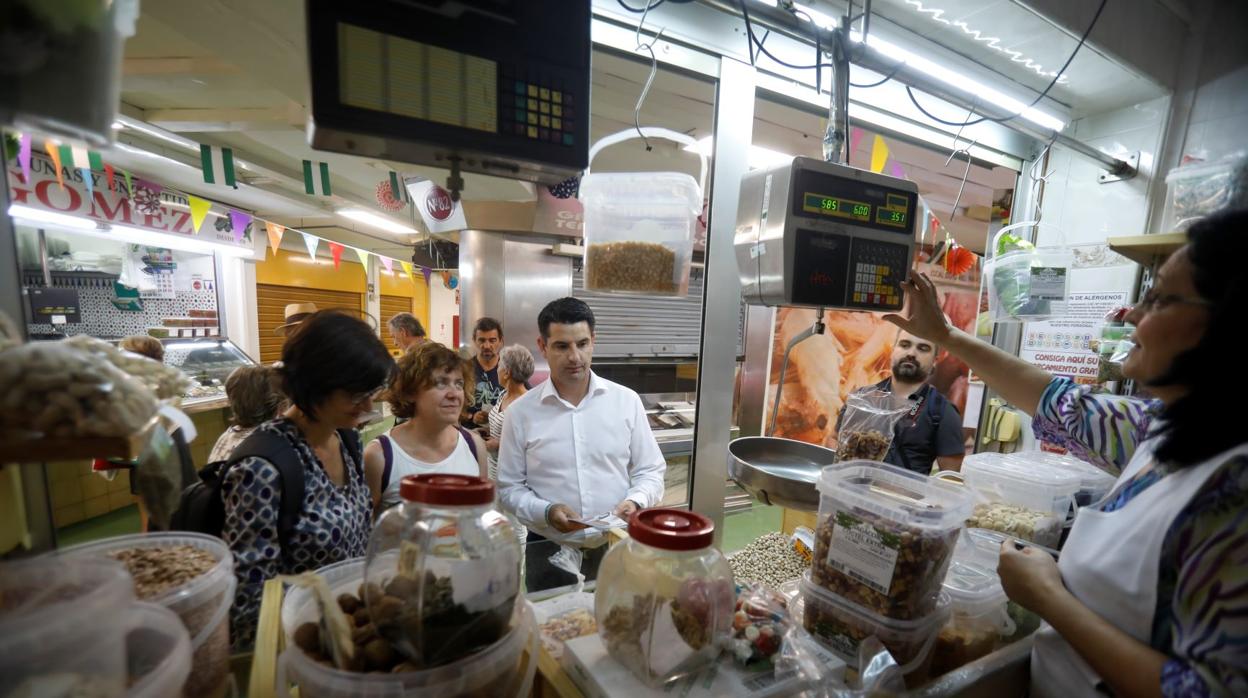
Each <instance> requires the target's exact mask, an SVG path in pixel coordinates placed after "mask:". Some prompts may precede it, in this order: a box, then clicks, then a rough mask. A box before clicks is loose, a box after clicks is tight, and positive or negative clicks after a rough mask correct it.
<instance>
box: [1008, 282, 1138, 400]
mask: <svg viewBox="0 0 1248 698" xmlns="http://www.w3.org/2000/svg"><path fill="white" fill-rule="evenodd" d="M1126 302H1127V293H1126V292H1125V291H1112V292H1105V293H1072V294H1070V298H1069V300H1068V301H1067V303H1066V316H1065V317H1063V318H1059V319H1055V320H1047V321H1045V322H1029V323H1026V324H1025V325H1024V326H1023V339H1022V346H1021V347H1020V350H1019V352H1018V355H1019V356H1020V357H1022V358H1023V360H1025V361H1027V362H1028V363H1031V364H1033V365H1035V366H1038V367H1040V368H1042V369H1044V370H1046V371H1048V372H1049V373H1052V374H1053V375H1055V376H1066V377H1067V378H1072V379H1074V380H1075V381H1076V382H1079V383H1086V384H1092V383H1095V382H1096V375H1097V370H1098V368H1099V366H1100V360H1099V358H1098V356H1097V353H1096V352H1095V351H1093V349H1092V348H1091V344H1092V342H1093V340H1096V339H1098V338H1099V337H1100V335H1101V326H1102V325H1104V324H1105V314H1106V313H1108V312H1109V311H1111V310H1113V309H1114V308H1117V307H1119V306H1121V305H1125V304H1126Z"/></svg>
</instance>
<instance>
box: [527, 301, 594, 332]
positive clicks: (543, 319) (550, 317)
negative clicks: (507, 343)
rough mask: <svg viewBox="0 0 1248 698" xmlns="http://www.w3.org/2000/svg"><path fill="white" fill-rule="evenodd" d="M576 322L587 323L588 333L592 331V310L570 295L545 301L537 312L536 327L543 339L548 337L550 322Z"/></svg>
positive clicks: (561, 323)
mask: <svg viewBox="0 0 1248 698" xmlns="http://www.w3.org/2000/svg"><path fill="white" fill-rule="evenodd" d="M578 322H584V323H585V324H587V325H589V333H590V334H593V333H594V311H593V310H590V308H589V304H588V303H586V302H585V301H583V300H581V299H579V298H572V297H571V296H569V297H567V298H560V299H559V300H556V301H551V302H549V303H547V304H546V307H545V308H542V312H540V313H538V314H537V329H538V331H539V332H541V333H542V338H543V339H546V338H547V337H550V325H551V323H555V324H558V325H575V324H576V323H578Z"/></svg>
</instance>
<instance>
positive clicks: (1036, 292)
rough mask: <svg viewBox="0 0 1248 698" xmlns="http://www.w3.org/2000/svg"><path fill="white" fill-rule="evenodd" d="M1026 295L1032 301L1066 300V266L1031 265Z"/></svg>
mask: <svg viewBox="0 0 1248 698" xmlns="http://www.w3.org/2000/svg"><path fill="white" fill-rule="evenodd" d="M1030 272H1031V274H1030V275H1031V283H1030V285H1029V286H1028V287H1027V295H1028V296H1029V297H1030V298H1031V300H1033V301H1064V300H1066V267H1031V270H1030Z"/></svg>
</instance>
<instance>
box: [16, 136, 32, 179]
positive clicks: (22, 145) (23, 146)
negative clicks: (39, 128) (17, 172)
mask: <svg viewBox="0 0 1248 698" xmlns="http://www.w3.org/2000/svg"><path fill="white" fill-rule="evenodd" d="M19 141H20V142H19V144H18V147H17V164H18V165H20V166H21V168H22V182H23V183H25V184H30V134H29V133H23V134H22V135H21V138H20V139H19Z"/></svg>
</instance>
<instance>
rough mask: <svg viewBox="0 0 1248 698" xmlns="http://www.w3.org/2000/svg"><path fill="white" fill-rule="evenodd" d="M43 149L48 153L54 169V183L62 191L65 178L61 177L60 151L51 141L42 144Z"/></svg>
mask: <svg viewBox="0 0 1248 698" xmlns="http://www.w3.org/2000/svg"><path fill="white" fill-rule="evenodd" d="M43 149H44V150H46V151H48V157H50V158H52V166H53V167H55V168H56V183H57V184H59V185H61V189H64V188H65V178H64V177H62V176H61V149H60V148H59V147H57V145H56V144H55V143H53V142H52V141H51V140H46V141H44V142H43Z"/></svg>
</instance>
